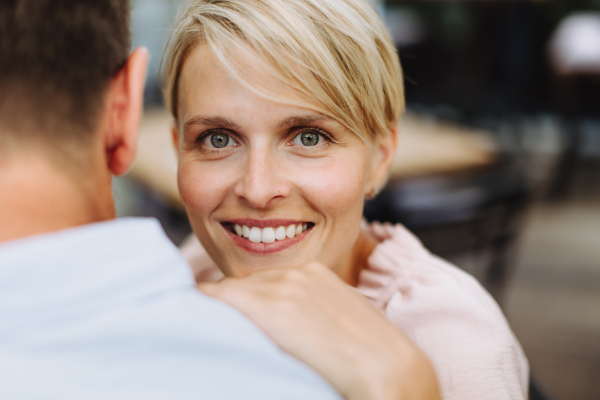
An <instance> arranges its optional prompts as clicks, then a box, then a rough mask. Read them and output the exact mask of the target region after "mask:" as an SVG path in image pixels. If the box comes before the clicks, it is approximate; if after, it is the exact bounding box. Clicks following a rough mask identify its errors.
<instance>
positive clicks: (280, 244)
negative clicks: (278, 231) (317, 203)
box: [221, 224, 312, 254]
mask: <svg viewBox="0 0 600 400" xmlns="http://www.w3.org/2000/svg"><path fill="white" fill-rule="evenodd" d="M221 226H222V227H223V229H224V230H225V232H226V233H227V235H229V237H230V238H231V240H232V241H233V243H235V244H236V245H237V246H238V247H241V248H242V249H243V250H246V251H247V252H250V253H254V254H272V253H277V252H280V251H283V250H285V249H289V248H290V247H292V246H294V245H295V244H297V243H299V242H300V241H302V240H303V239H304V238H305V237H306V236H307V235H308V234H309V232H310V231H312V228H309V229H307V230H305V231H304V232H302V233H301V234H299V235H296V236H294V237H293V238H292V239H290V238H287V239H283V240H276V241H274V242H273V243H262V242H261V243H254V242H251V241H250V240H248V239H247V238H243V237H239V236H238V235H236V234H235V233H233V232H231V230H229V229H227V228H226V227H225V226H224V225H223V224H221ZM267 226H271V225H267Z"/></svg>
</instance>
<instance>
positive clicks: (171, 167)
mask: <svg viewBox="0 0 600 400" xmlns="http://www.w3.org/2000/svg"><path fill="white" fill-rule="evenodd" d="M171 124H172V122H171V117H170V116H169V114H168V113H167V111H166V110H164V109H162V108H158V109H150V110H146V111H145V113H144V117H143V119H142V126H141V132H140V141H139V148H138V155H137V159H136V162H135V163H134V165H133V168H132V169H131V171H130V173H129V174H130V175H129V176H130V177H132V178H134V179H136V180H137V181H139V182H141V183H143V184H144V185H146V186H147V187H148V188H150V189H151V190H153V191H156V192H157V193H159V194H160V195H161V196H162V197H163V198H166V199H167V201H168V202H169V203H171V205H172V206H174V207H176V208H180V209H181V207H182V206H181V201H180V199H179V193H178V191H177V179H176V176H177V159H176V153H175V150H174V147H173V144H172V140H171ZM496 154H497V146H496V144H495V142H494V140H493V138H492V135H491V134H490V133H488V132H486V131H478V130H473V129H467V128H464V127H460V126H455V125H451V124H447V123H440V122H437V121H435V120H433V119H427V118H423V117H421V116H418V115H415V114H410V113H407V114H405V115H404V116H403V117H402V120H401V121H400V124H399V146H398V152H397V154H396V157H395V159H394V163H393V165H392V169H391V171H390V177H391V178H392V179H395V178H409V177H414V176H422V175H436V174H451V173H457V172H461V171H465V170H470V169H474V168H479V167H484V166H486V165H489V164H491V163H493V162H494V161H495V160H496Z"/></svg>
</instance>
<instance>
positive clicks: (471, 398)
mask: <svg viewBox="0 0 600 400" xmlns="http://www.w3.org/2000/svg"><path fill="white" fill-rule="evenodd" d="M363 229H364V230H365V231H366V232H367V233H369V234H370V235H371V236H373V237H374V238H376V239H377V240H378V241H379V242H380V243H379V245H377V246H376V247H375V250H374V251H373V253H372V254H371V256H370V257H369V259H368V265H367V268H366V269H364V270H363V271H362V272H361V275H360V277H359V285H358V288H357V289H358V290H359V291H360V292H361V293H362V294H364V295H365V296H366V297H367V298H369V299H370V300H371V302H372V303H373V304H374V305H375V306H376V307H377V308H378V309H380V310H381V311H382V312H383V313H384V315H385V316H386V317H387V318H388V319H389V320H390V321H391V322H392V323H394V324H395V325H396V326H397V327H398V328H400V329H401V330H402V331H404V332H405V333H406V334H407V335H408V336H409V337H410V338H411V339H412V340H413V341H414V342H415V343H416V344H417V346H419V347H420V348H421V349H422V350H423V351H424V352H425V353H426V354H427V356H428V357H429V358H430V360H431V362H432V363H433V365H434V368H435V369H436V372H437V376H438V379H439V382H440V387H441V391H442V398H443V399H444V400H509V399H511V400H513V399H515V400H516V399H519V400H523V399H526V398H527V388H528V378H529V367H528V363H527V359H526V358H525V355H524V354H523V351H522V349H521V346H520V345H519V342H518V341H517V339H516V338H515V336H514V335H513V333H512V331H511V329H510V327H509V326H508V323H507V322H506V319H505V318H504V315H503V314H502V311H501V310H500V308H499V307H498V305H497V304H496V302H495V301H494V300H493V299H492V297H491V296H490V295H489V294H488V293H487V292H486V291H485V290H484V289H483V288H482V287H481V285H480V284H479V283H478V282H477V281H476V280H475V279H474V278H473V277H471V276H470V275H468V274H467V273H465V272H463V271H461V270H460V269H458V268H457V267H455V266H453V265H451V264H449V263H447V262H446V261H444V260H441V259H439V258H437V257H435V256H433V255H431V254H430V253H429V252H428V251H427V250H426V249H425V248H424V247H423V246H422V245H421V243H420V242H419V241H418V239H417V238H415V237H414V236H413V235H412V234H411V233H410V232H409V231H408V230H406V229H405V228H404V227H402V226H401V225H396V226H392V225H389V224H384V225H381V224H370V225H367V224H363ZM181 251H182V253H183V255H184V257H186V259H187V260H188V261H189V262H190V264H191V265H192V268H193V270H194V274H195V276H196V279H197V280H198V281H218V280H219V279H221V278H223V274H222V273H221V271H220V270H219V269H218V267H217V266H216V265H215V264H214V262H213V261H212V260H211V259H210V257H209V256H208V255H207V254H206V252H205V251H204V249H203V248H202V247H201V245H200V243H199V242H198V240H197V239H196V238H195V236H192V237H190V238H189V239H188V240H187V241H186V243H184V245H183V246H182V248H181Z"/></svg>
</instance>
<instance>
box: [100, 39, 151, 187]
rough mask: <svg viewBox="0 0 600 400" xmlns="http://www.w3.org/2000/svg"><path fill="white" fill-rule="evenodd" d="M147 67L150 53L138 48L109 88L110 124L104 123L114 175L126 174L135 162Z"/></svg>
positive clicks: (108, 161)
mask: <svg viewBox="0 0 600 400" xmlns="http://www.w3.org/2000/svg"><path fill="white" fill-rule="evenodd" d="M147 65H148V50H147V49H146V48H144V47H140V48H137V49H136V50H134V51H133V53H131V55H130V56H129V58H128V59H127V62H126V63H125V65H124V66H123V67H121V69H120V70H119V71H118V72H117V73H116V74H115V76H114V77H113V78H112V79H111V81H110V84H109V87H108V92H107V96H106V101H107V104H106V105H105V107H106V108H105V110H107V113H105V118H107V119H108V121H106V124H103V126H104V127H105V128H104V132H102V133H103V139H104V149H105V152H106V160H107V163H108V168H109V169H110V171H111V172H112V173H113V174H114V175H123V174H124V173H126V172H127V170H128V169H129V167H131V164H133V161H134V160H135V154H136V151H137V144H138V136H139V130H140V120H141V117H142V109H143V106H144V84H145V81H146V67H147Z"/></svg>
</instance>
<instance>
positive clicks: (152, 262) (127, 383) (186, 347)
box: [0, 218, 340, 400]
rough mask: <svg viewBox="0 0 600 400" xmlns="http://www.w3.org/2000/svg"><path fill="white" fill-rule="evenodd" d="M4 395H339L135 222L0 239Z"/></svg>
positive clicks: (155, 228)
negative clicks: (203, 287) (198, 282)
mask: <svg viewBox="0 0 600 400" xmlns="http://www.w3.org/2000/svg"><path fill="white" fill-rule="evenodd" d="M0 399H2V400H12V399H35V400H40V399H60V400H67V399H77V400H81V399H86V400H87V399H107V400H108V399H110V400H118V399H144V400H152V399H177V400H186V399H207V400H212V399H227V400H234V399H235V400H238V399H260V400H267V399H274V400H293V399H302V400H307V399H310V400H320V399H336V400H339V399H340V397H339V395H338V394H337V393H336V392H335V391H334V390H333V389H332V388H331V386H329V384H327V383H326V382H325V381H324V380H323V379H322V378H321V377H320V376H319V375H317V374H316V373H315V372H314V371H312V370H311V369H309V368H308V367H306V366H305V365H304V364H302V363H300V362H298V361H296V360H295V359H294V358H292V357H290V356H288V355H287V354H285V353H283V352H282V351H281V350H279V348H278V347H277V346H276V345H275V344H274V343H273V342H272V341H270V340H269V339H268V338H267V337H266V336H265V335H264V334H263V333H262V332H261V331H260V330H259V329H258V328H257V327H256V326H255V325H254V324H252V323H251V322H250V321H249V320H248V319H247V318H245V317H244V316H243V315H242V314H241V313H239V312H238V311H236V310H234V309H233V308H231V307H229V306H227V305H225V304H223V303H221V302H218V301H216V300H214V299H211V298H209V297H207V296H204V295H202V294H201V293H199V292H198V291H197V290H196V289H195V282H194V279H193V277H192V274H191V272H190V269H189V267H188V265H187V264H186V263H185V261H184V260H183V259H182V258H181V256H180V254H179V251H178V250H177V248H176V247H175V246H173V245H172V244H171V242H170V241H169V240H168V239H167V237H166V236H165V234H164V233H163V231H162V228H161V227H160V225H159V224H158V223H157V222H156V221H155V220H152V219H134V218H131V219H121V220H115V221H110V222H103V223H97V224H91V225H87V226H83V227H79V228H73V229H67V230H64V231H60V232H57V233H53V234H45V235H39V236H33V237H29V238H25V239H20V240H15V241H10V242H6V243H4V244H0Z"/></svg>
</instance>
